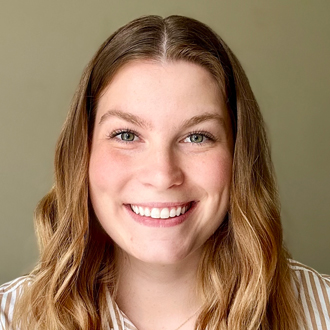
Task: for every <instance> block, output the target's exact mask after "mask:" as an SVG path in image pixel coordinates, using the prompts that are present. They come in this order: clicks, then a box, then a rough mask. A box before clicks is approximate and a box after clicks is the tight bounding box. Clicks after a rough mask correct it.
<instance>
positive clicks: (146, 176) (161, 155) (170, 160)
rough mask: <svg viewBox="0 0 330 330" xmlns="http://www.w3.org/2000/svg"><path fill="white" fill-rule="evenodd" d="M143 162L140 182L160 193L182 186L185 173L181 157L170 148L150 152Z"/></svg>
mask: <svg viewBox="0 0 330 330" xmlns="http://www.w3.org/2000/svg"><path fill="white" fill-rule="evenodd" d="M145 156H146V157H145V158H144V160H143V165H142V167H141V171H140V173H139V180H140V182H141V183H142V184H143V185H145V186H152V187H153V188H156V189H157V190H159V191H164V190H167V189H169V188H173V187H176V186H180V185H182V183H183V181H184V173H183V169H182V166H181V163H180V157H179V156H178V155H177V154H176V153H175V151H174V150H172V149H171V148H170V147H167V148H165V147H163V148H160V147H159V148H157V149H154V150H150V151H149V152H148V154H147V155H145Z"/></svg>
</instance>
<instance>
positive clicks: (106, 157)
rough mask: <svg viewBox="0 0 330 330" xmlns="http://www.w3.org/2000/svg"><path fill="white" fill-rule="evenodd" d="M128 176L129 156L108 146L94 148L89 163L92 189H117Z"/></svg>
mask: <svg viewBox="0 0 330 330" xmlns="http://www.w3.org/2000/svg"><path fill="white" fill-rule="evenodd" d="M127 176H128V171H127V157H124V156H123V155H121V154H120V153H118V152H116V151H111V152H110V151H109V150H107V149H106V148H99V149H97V150H95V151H93V150H92V153H91V157H90V163H89V183H90V186H91V188H92V189H95V188H97V189H98V190H101V191H106V190H109V189H115V188H117V187H118V185H121V184H122V183H123V182H124V181H125V179H126V178H127Z"/></svg>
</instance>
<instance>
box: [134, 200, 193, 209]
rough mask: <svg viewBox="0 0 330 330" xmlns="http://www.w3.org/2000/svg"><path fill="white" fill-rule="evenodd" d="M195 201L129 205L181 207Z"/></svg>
mask: <svg viewBox="0 0 330 330" xmlns="http://www.w3.org/2000/svg"><path fill="white" fill-rule="evenodd" d="M191 203H193V201H188V202H152V203H129V205H136V206H141V207H150V208H152V207H156V208H166V207H179V206H184V205H187V204H191Z"/></svg>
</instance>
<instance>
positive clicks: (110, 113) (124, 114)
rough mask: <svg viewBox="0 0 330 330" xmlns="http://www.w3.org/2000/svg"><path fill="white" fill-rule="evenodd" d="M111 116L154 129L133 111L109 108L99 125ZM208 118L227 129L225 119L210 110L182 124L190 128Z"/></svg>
mask: <svg viewBox="0 0 330 330" xmlns="http://www.w3.org/2000/svg"><path fill="white" fill-rule="evenodd" d="M111 116H115V117H119V118H121V119H123V120H126V121H128V122H130V123H132V124H135V125H138V126H140V127H143V128H148V129H152V125H151V123H149V122H148V121H146V120H144V119H142V118H140V117H138V116H136V115H133V114H132V113H129V112H123V111H120V110H108V111H107V112H106V113H105V114H104V115H103V116H102V117H101V119H100V121H99V125H100V124H102V123H103V122H104V121H105V120H107V119H108V118H109V117H111ZM208 120H216V121H217V122H219V123H220V125H221V126H222V127H223V128H225V129H226V124H225V120H224V118H223V117H222V116H221V115H220V114H217V113H209V112H205V113H202V114H201V115H197V116H194V117H192V118H189V119H187V120H185V121H184V122H183V124H182V128H184V129H185V128H188V127H191V126H194V125H197V124H199V123H202V122H204V121H208Z"/></svg>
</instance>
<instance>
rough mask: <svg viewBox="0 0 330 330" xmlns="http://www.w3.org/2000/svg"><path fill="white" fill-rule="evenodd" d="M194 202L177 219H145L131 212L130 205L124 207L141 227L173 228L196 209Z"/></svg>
mask: <svg viewBox="0 0 330 330" xmlns="http://www.w3.org/2000/svg"><path fill="white" fill-rule="evenodd" d="M196 204H197V203H196V202H192V203H191V206H190V208H189V210H188V211H187V212H186V213H185V214H181V215H179V216H177V217H173V218H167V219H161V218H158V219H156V218H151V217H145V216H142V215H139V214H136V213H134V212H133V211H132V209H131V206H130V205H127V204H126V205H125V208H126V210H127V211H128V213H129V215H130V216H131V217H132V218H133V220H135V221H136V222H138V223H140V224H141V225H144V226H147V227H174V226H177V225H180V224H181V223H183V222H184V221H185V220H186V219H187V218H188V217H189V215H190V214H191V213H192V212H193V210H194V209H195V207H196Z"/></svg>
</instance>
